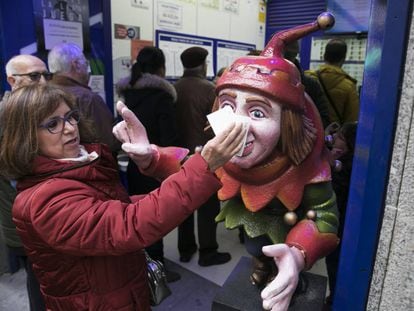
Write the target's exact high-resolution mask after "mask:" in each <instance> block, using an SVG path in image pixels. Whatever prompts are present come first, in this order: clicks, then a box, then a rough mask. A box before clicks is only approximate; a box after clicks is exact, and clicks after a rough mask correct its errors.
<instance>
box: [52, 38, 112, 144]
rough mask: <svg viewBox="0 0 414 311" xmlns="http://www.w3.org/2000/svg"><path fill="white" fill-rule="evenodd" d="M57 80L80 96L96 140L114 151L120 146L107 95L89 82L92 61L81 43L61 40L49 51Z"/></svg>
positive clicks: (82, 107)
mask: <svg viewBox="0 0 414 311" xmlns="http://www.w3.org/2000/svg"><path fill="white" fill-rule="evenodd" d="M48 65H49V68H50V71H51V72H53V73H54V76H53V81H52V82H53V83H54V84H56V85H58V86H60V87H62V88H63V89H64V90H65V91H66V92H68V93H70V94H72V95H73V96H75V98H76V104H77V106H78V109H79V111H80V113H81V114H82V116H83V117H84V118H86V119H88V120H91V121H93V122H94V130H95V137H94V142H99V143H103V144H107V145H108V146H109V147H110V149H111V151H112V152H116V151H118V150H119V149H120V144H119V142H118V141H117V140H116V139H115V137H114V136H113V135H112V126H113V124H114V117H113V115H112V113H111V111H110V110H109V108H108V106H107V105H106V104H105V102H104V101H103V99H102V98H101V97H100V96H99V95H98V94H96V93H94V92H92V90H91V89H90V87H89V86H88V79H89V72H88V71H89V64H88V61H87V59H86V58H85V55H84V54H83V52H82V50H81V49H80V47H79V46H77V45H76V44H74V43H61V44H58V45H56V46H55V47H53V49H52V50H50V52H49V55H48Z"/></svg>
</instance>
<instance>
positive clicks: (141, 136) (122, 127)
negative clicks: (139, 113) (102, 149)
mask: <svg viewBox="0 0 414 311" xmlns="http://www.w3.org/2000/svg"><path fill="white" fill-rule="evenodd" d="M116 110H117V111H118V113H119V114H120V115H121V116H122V118H123V119H124V120H123V121H121V122H119V123H118V124H117V125H115V126H114V128H113V130H112V132H113V133H114V135H115V137H116V138H117V139H118V140H119V141H120V142H122V150H124V151H125V152H126V153H127V154H128V156H129V157H130V158H131V159H132V160H133V161H134V162H135V164H137V166H138V167H139V168H140V169H146V168H148V166H149V165H150V164H151V161H152V157H153V155H154V149H153V148H152V147H151V145H150V143H149V141H148V136H147V131H146V130H145V127H144V126H143V125H142V123H141V122H140V121H139V119H138V118H137V117H136V115H135V114H134V113H133V112H132V111H131V110H129V109H128V108H127V107H126V106H125V104H124V103H123V102H121V101H118V102H117V104H116Z"/></svg>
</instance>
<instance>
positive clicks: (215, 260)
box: [198, 252, 231, 267]
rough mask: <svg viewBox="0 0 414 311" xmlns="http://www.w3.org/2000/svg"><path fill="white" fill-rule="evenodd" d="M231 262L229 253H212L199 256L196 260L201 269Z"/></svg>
mask: <svg viewBox="0 0 414 311" xmlns="http://www.w3.org/2000/svg"><path fill="white" fill-rule="evenodd" d="M230 260H231V255H230V254H229V253H219V252H213V253H209V254H205V255H201V254H200V257H199V259H198V264H199V265H200V266H202V267H208V266H213V265H222V264H224V263H226V262H229V261H230Z"/></svg>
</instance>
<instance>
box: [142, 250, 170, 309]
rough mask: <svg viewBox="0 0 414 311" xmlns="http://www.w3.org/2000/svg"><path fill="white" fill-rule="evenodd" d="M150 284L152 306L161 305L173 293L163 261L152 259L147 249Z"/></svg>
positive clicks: (146, 256)
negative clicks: (168, 283)
mask: <svg viewBox="0 0 414 311" xmlns="http://www.w3.org/2000/svg"><path fill="white" fill-rule="evenodd" d="M144 253H145V258H146V260H147V273H148V286H149V289H150V302H151V306H157V305H159V304H160V303H161V302H162V301H163V300H164V299H165V298H167V297H168V296H170V295H171V290H170V288H169V287H168V285H167V276H166V274H165V267H164V265H163V264H162V262H160V261H158V260H155V259H152V258H151V257H150V256H149V255H148V254H147V252H146V251H144Z"/></svg>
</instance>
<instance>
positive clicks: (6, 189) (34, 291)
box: [0, 54, 53, 311]
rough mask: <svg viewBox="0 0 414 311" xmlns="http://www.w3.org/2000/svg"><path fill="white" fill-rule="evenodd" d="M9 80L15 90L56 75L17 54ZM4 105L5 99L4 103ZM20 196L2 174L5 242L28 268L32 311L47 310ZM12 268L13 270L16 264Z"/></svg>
mask: <svg viewBox="0 0 414 311" xmlns="http://www.w3.org/2000/svg"><path fill="white" fill-rule="evenodd" d="M6 75H7V82H8V83H9V85H10V87H11V91H12V92H13V91H14V90H15V89H17V88H19V87H21V86H23V85H28V84H32V83H46V82H47V81H49V80H51V79H52V76H53V74H51V73H50V72H49V71H48V70H47V68H46V64H45V63H44V62H43V61H42V60H41V59H39V58H37V57H36V56H33V55H24V54H22V55H17V56H14V57H12V58H11V59H10V60H9V61H8V62H7V64H6ZM9 94H10V92H6V93H5V94H4V97H3V100H7V98H8V96H9ZM0 105H1V103H0ZM15 197H16V189H15V188H14V182H13V181H10V180H7V179H5V178H4V177H2V176H0V230H2V233H3V237H4V242H5V244H6V247H7V250H8V253H9V254H10V255H11V256H14V258H16V260H18V261H20V262H22V263H23V264H24V268H25V270H26V272H27V282H26V283H27V284H26V285H27V292H28V297H29V304H30V311H43V310H45V309H46V308H45V305H44V301H43V297H42V294H41V292H40V286H39V282H38V281H37V279H36V277H35V275H34V273H33V270H32V264H31V263H30V262H29V261H28V259H27V256H26V253H25V251H24V248H23V245H22V242H21V240H20V237H19V236H18V234H17V231H16V226H15V225H14V223H13V220H12V213H11V211H12V206H13V202H14V199H15ZM10 270H12V271H13V268H11V269H10Z"/></svg>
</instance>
